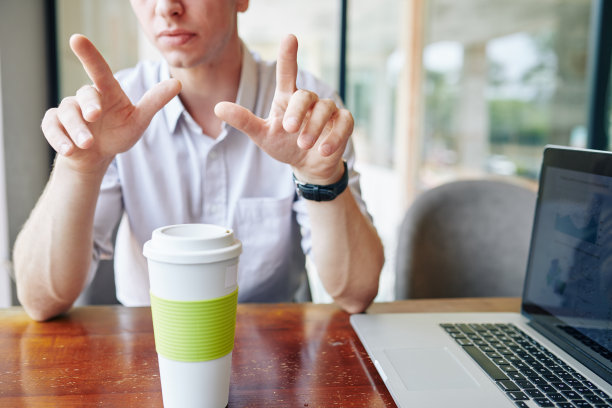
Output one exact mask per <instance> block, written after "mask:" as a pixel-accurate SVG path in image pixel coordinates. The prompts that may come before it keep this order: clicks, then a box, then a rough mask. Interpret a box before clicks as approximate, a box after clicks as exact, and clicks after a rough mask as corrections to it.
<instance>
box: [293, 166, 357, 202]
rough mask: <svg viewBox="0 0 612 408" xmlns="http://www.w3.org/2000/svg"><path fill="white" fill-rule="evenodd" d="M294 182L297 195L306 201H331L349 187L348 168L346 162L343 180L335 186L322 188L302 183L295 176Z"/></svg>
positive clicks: (330, 185) (329, 185)
mask: <svg viewBox="0 0 612 408" xmlns="http://www.w3.org/2000/svg"><path fill="white" fill-rule="evenodd" d="M293 182H294V183H295V190H296V191H297V195H298V196H300V197H304V198H305V199H306V200H313V201H331V200H333V199H334V198H336V197H338V196H339V195H340V194H341V193H342V192H343V191H344V190H345V189H346V186H348V168H347V165H346V161H344V174H343V175H342V178H341V179H340V180H339V181H337V182H335V183H334V184H328V185H326V186H321V185H317V184H307V183H302V182H300V181H299V180H298V179H296V178H295V174H294V175H293Z"/></svg>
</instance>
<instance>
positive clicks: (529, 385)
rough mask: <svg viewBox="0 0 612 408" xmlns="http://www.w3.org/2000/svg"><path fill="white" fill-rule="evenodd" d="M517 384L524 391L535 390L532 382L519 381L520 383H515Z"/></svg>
mask: <svg viewBox="0 0 612 408" xmlns="http://www.w3.org/2000/svg"><path fill="white" fill-rule="evenodd" d="M515 384H516V385H518V386H519V387H521V388H522V389H525V388H535V385H533V384H532V383H531V382H530V381H527V380H518V381H515Z"/></svg>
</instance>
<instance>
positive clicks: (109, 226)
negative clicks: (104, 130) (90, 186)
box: [89, 160, 123, 281]
mask: <svg viewBox="0 0 612 408" xmlns="http://www.w3.org/2000/svg"><path fill="white" fill-rule="evenodd" d="M122 213H123V200H122V193H121V183H120V180H119V173H118V171H117V163H116V161H115V160H113V162H112V163H111V164H110V166H109V167H108V169H107V170H106V174H105V175H104V178H103V179H102V185H101V186H100V194H99V196H98V202H97V204H96V212H95V214H94V225H93V241H94V242H93V253H92V262H91V267H90V270H89V280H90V281H91V279H93V276H94V274H95V272H96V270H97V268H98V263H99V261H100V260H102V259H112V257H113V252H114V243H113V232H114V230H115V227H116V226H117V223H118V222H119V220H120V218H121V214H122Z"/></svg>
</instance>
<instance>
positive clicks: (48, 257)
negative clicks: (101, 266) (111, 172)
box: [13, 157, 103, 320]
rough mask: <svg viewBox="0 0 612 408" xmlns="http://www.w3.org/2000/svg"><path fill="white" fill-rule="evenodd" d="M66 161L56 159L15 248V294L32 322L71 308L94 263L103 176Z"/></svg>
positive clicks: (60, 158)
mask: <svg viewBox="0 0 612 408" xmlns="http://www.w3.org/2000/svg"><path fill="white" fill-rule="evenodd" d="M64 160H65V159H63V158H62V157H59V158H58V160H57V162H56V165H55V168H54V170H53V173H52V175H51V178H50V180H49V183H48V184H47V187H46V188H45V191H44V192H43V194H42V196H41V198H40V199H39V201H38V203H37V204H36V207H35V208H34V210H33V211H32V213H31V215H30V217H29V219H28V221H27V222H26V224H25V225H24V227H23V229H22V230H21V232H20V234H19V236H18V237H17V240H16V242H15V247H14V254H13V259H14V266H15V277H16V281H17V294H18V297H19V300H20V302H21V304H22V305H23V306H24V308H25V310H26V312H27V313H28V314H29V315H30V316H31V317H32V318H33V319H36V320H46V319H48V318H51V317H53V316H56V315H58V314H60V313H62V312H64V311H66V310H68V309H69V308H70V307H71V305H72V303H73V302H74V300H75V299H76V298H77V297H78V296H79V294H80V292H81V291H82V289H83V286H84V284H85V280H86V278H87V272H88V270H89V267H90V263H91V258H92V245H93V239H92V230H93V217H94V212H95V208H96V202H97V197H98V193H99V190H100V184H101V181H102V177H103V173H100V172H97V173H90V174H80V173H76V172H74V171H73V170H71V169H70V168H69V166H66V165H65V164H66V163H65V162H64Z"/></svg>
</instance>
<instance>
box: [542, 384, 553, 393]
mask: <svg viewBox="0 0 612 408" xmlns="http://www.w3.org/2000/svg"><path fill="white" fill-rule="evenodd" d="M540 389H541V390H542V392H543V393H545V394H552V393H554V392H556V390H555V388H554V387H553V386H552V385H550V384H542V385H540Z"/></svg>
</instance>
